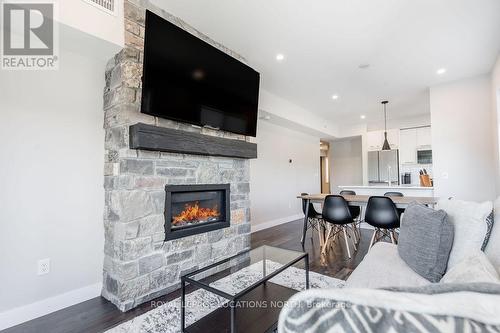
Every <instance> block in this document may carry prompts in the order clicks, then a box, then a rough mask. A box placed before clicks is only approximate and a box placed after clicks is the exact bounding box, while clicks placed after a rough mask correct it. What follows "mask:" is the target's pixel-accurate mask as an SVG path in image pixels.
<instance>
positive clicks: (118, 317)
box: [2, 220, 370, 333]
mask: <svg viewBox="0 0 500 333" xmlns="http://www.w3.org/2000/svg"><path fill="white" fill-rule="evenodd" d="M301 228H302V220H298V221H294V222H290V223H286V224H282V225H279V226H276V227H273V228H269V229H265V230H262V231H258V232H255V233H253V234H252V248H255V247H258V246H261V245H264V244H265V245H272V246H277V247H282V248H286V249H290V250H298V251H302V246H301V244H300V233H301V230H302V229H301ZM369 239H370V232H369V230H362V237H361V242H360V244H359V248H358V251H357V252H355V253H354V255H353V257H352V258H351V259H348V258H347V253H346V250H345V246H343V244H342V242H336V243H334V246H333V248H332V249H330V250H329V251H328V253H327V254H326V255H323V256H322V255H321V254H320V249H319V242H318V237H317V234H316V233H314V235H313V237H312V238H311V232H310V231H309V232H308V235H307V239H306V244H305V250H306V251H307V252H308V253H309V262H310V269H311V271H314V272H318V273H321V274H324V275H329V276H332V277H336V278H339V279H346V278H347V277H348V276H349V274H350V273H351V272H352V270H353V269H354V268H356V266H357V265H358V264H359V262H360V261H361V260H362V259H363V257H364V255H365V254H366V252H367V250H368V242H369ZM339 243H341V244H339ZM179 296H180V292H179V291H177V292H173V293H171V294H168V295H165V296H162V297H160V298H158V299H156V300H154V301H151V302H146V303H144V304H142V305H141V306H139V307H137V308H135V309H133V310H130V311H128V312H126V313H123V312H121V311H119V310H118V309H117V308H116V307H115V306H114V305H113V304H111V303H110V302H108V301H106V300H105V299H104V298H102V297H96V298H93V299H91V300H88V301H86V302H82V303H79V304H76V305H73V306H71V307H68V308H65V309H62V310H60V311H57V312H54V313H51V314H49V315H46V316H43V317H40V318H37V319H34V320H31V321H29V322H26V323H24V324H21V325H18V326H15V327H12V328H9V329H7V330H3V331H2V333H93V332H104V331H106V330H108V329H110V328H112V327H114V326H116V325H118V324H120V323H122V322H125V321H127V320H130V319H132V318H134V317H136V316H138V315H141V314H143V313H145V312H147V311H149V310H151V309H152V308H154V306H155V304H158V303H161V302H168V301H171V300H172V299H175V298H176V297H179Z"/></svg>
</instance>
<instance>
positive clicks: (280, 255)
mask: <svg viewBox="0 0 500 333" xmlns="http://www.w3.org/2000/svg"><path fill="white" fill-rule="evenodd" d="M301 261H303V263H304V278H305V288H306V289H309V256H308V254H307V253H304V252H299V251H292V250H286V249H281V248H277V247H272V246H267V245H265V246H261V247H258V248H255V249H252V250H248V251H245V252H242V253H239V254H237V255H235V256H233V257H230V258H227V259H224V260H221V261H219V262H216V263H214V264H212V265H209V266H207V267H204V268H202V269H199V270H197V271H194V272H191V273H188V274H186V275H183V276H182V277H181V291H182V296H181V325H182V326H181V331H182V332H189V333H194V332H204V333H205V332H217V333H222V332H231V333H234V332H245V333H250V332H258V333H265V332H274V331H276V327H277V323H278V317H279V313H280V311H281V308H282V307H283V305H284V304H285V302H286V301H287V300H288V299H289V298H290V297H291V296H292V295H294V294H295V293H297V292H298V290H296V289H292V288H289V287H285V286H283V285H281V284H277V283H274V282H273V281H270V280H271V279H273V278H274V279H279V278H280V277H279V276H278V275H279V274H280V273H282V272H283V271H285V270H286V269H287V268H290V267H292V266H293V265H295V264H298V263H299V262H301ZM188 285H193V286H194V287H197V288H200V289H204V290H206V291H208V292H210V293H213V294H215V295H218V296H220V297H221V299H222V300H223V304H222V306H220V307H218V308H217V309H216V310H214V311H212V312H210V313H209V314H207V315H206V316H204V317H202V318H201V319H199V320H198V321H196V322H194V323H193V324H191V325H189V326H188V327H185V322H186V287H187V286H188Z"/></svg>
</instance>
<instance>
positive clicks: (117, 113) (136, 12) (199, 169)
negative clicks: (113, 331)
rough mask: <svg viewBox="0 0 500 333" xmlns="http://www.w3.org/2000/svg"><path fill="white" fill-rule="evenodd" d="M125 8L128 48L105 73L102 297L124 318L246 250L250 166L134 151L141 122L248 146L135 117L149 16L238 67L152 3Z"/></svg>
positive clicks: (133, 1)
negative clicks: (133, 129)
mask: <svg viewBox="0 0 500 333" xmlns="http://www.w3.org/2000/svg"><path fill="white" fill-rule="evenodd" d="M124 2H125V4H124V5H125V48H124V49H123V50H122V51H121V52H120V53H119V54H117V55H116V56H115V57H114V58H113V59H111V60H110V61H109V63H108V66H107V68H106V75H105V77H106V87H105V90H104V129H105V143H104V144H105V149H106V155H105V165H104V174H105V177H104V187H105V214H104V231H105V247H104V254H105V259H104V273H103V290H102V295H103V296H104V297H105V298H107V299H108V300H110V301H111V302H113V303H114V304H115V305H116V306H117V307H118V308H119V309H120V310H122V311H127V310H129V309H132V308H134V307H135V306H137V305H139V304H141V303H143V302H146V301H148V300H151V299H154V298H156V297H159V296H161V295H164V294H166V293H169V292H171V291H173V290H175V289H177V288H178V287H179V283H180V276H181V275H182V274H184V273H186V272H189V271H191V270H194V269H197V268H199V267H203V266H206V265H209V264H211V263H214V262H215V261H218V260H220V259H223V258H226V257H229V256H232V255H234V254H236V253H238V252H241V251H243V250H245V249H248V248H249V246H250V242H249V238H250V224H249V221H250V208H249V207H250V202H249V192H250V188H249V173H250V172H249V167H250V166H249V160H248V159H244V158H235V157H221V156H206V155H194V154H181V153H172V152H166V151H155V150H143V149H132V148H131V147H132V144H131V137H130V126H132V125H135V124H137V123H142V124H146V125H153V126H156V127H160V128H168V129H169V130H181V131H185V132H187V133H189V134H191V135H198V136H199V135H203V136H209V137H210V138H212V139H215V138H217V139H220V138H224V139H227V140H233V142H235V145H236V144H237V143H240V144H242V142H243V143H246V142H248V141H249V139H248V138H246V137H244V136H241V135H236V134H231V133H227V132H222V131H215V130H210V129H205V128H196V127H193V126H190V125H186V124H182V123H177V122H174V121H169V120H165V119H160V118H155V117H153V116H149V115H145V114H142V113H140V104H141V76H142V59H143V53H142V52H143V42H144V39H143V38H144V17H145V11H146V9H149V10H151V11H153V12H154V13H156V14H158V15H160V16H162V17H163V18H165V19H167V20H169V21H170V22H172V23H174V24H176V25H178V26H180V27H182V28H183V29H186V30H188V31H189V32H190V33H192V34H194V35H196V36H198V37H199V38H201V39H203V40H204V41H206V42H208V43H211V44H212V45H214V46H215V47H217V48H219V49H220V50H222V51H224V52H226V53H228V54H230V55H232V56H233V57H235V58H237V59H239V60H241V61H244V59H243V58H242V57H241V56H239V55H238V54H236V53H234V52H232V51H230V50H228V49H227V48H225V47H223V46H222V45H220V44H218V43H216V42H214V41H213V40H211V39H210V38H208V37H207V36H205V35H203V34H201V33H199V32H198V31H196V30H195V29H193V28H192V27H190V26H189V25H187V24H186V23H185V22H183V21H182V20H180V19H179V18H176V17H173V16H172V15H170V14H168V13H166V12H165V11H163V10H161V9H159V8H157V7H155V6H154V5H151V4H150V3H149V2H148V1H145V0H126V1H124ZM203 189H204V190H203ZM166 204H167V205H166ZM185 210H188V211H185ZM193 210H198V211H197V212H193ZM200 210H201V212H200ZM174 221H175V223H173V222H174Z"/></svg>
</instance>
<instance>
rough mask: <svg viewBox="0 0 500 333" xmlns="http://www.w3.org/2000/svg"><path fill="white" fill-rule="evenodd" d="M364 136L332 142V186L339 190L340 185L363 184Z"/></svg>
mask: <svg viewBox="0 0 500 333" xmlns="http://www.w3.org/2000/svg"><path fill="white" fill-rule="evenodd" d="M362 156H363V149H362V137H361V136H357V137H352V138H346V139H341V140H335V141H332V142H330V154H329V159H330V165H331V167H330V184H331V185H330V187H331V191H332V193H338V192H339V188H338V186H339V185H363V158H362Z"/></svg>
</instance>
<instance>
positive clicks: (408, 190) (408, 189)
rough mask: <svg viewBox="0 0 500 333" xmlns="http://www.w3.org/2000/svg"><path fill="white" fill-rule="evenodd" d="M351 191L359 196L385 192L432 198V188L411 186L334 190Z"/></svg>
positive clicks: (374, 186)
mask: <svg viewBox="0 0 500 333" xmlns="http://www.w3.org/2000/svg"><path fill="white" fill-rule="evenodd" d="M343 190H351V191H354V192H356V194H359V195H384V193H386V192H401V193H403V195H404V196H405V197H433V196H434V188H433V187H422V186H412V185H392V186H389V185H342V186H338V188H337V189H334V192H335V193H339V192H340V191H343Z"/></svg>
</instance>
